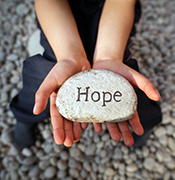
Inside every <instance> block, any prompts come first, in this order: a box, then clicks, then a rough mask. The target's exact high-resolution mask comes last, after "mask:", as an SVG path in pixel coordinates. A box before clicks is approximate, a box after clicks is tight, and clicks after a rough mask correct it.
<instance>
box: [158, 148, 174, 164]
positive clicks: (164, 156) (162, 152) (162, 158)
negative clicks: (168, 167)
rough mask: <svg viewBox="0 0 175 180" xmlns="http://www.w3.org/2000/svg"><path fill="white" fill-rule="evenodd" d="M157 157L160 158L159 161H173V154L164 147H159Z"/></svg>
mask: <svg viewBox="0 0 175 180" xmlns="http://www.w3.org/2000/svg"><path fill="white" fill-rule="evenodd" d="M156 157H157V159H158V160H159V162H169V161H171V156H170V155H169V154H168V153H167V152H166V151H165V150H163V149H159V150H158V151H157V152H156Z"/></svg>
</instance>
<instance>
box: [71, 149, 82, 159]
mask: <svg viewBox="0 0 175 180" xmlns="http://www.w3.org/2000/svg"><path fill="white" fill-rule="evenodd" d="M69 153H70V156H72V157H80V156H81V151H80V150H79V149H78V148H74V147H72V148H70V150H69Z"/></svg>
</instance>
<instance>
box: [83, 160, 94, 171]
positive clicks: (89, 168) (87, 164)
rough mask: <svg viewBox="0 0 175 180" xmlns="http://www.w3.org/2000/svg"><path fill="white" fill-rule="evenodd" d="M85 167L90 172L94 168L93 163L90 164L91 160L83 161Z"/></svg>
mask: <svg viewBox="0 0 175 180" xmlns="http://www.w3.org/2000/svg"><path fill="white" fill-rule="evenodd" d="M83 167H84V169H85V170H86V171H88V172H90V171H91V170H92V168H91V165H90V164H89V162H86V161H85V162H83Z"/></svg>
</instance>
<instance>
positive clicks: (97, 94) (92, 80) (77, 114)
mask: <svg viewBox="0 0 175 180" xmlns="http://www.w3.org/2000/svg"><path fill="white" fill-rule="evenodd" d="M56 105H57V108H58V111H59V112H60V114H61V115H62V116H63V117H65V118H66V119H69V120H71V121H77V122H98V123H102V122H110V121H113V122H119V121H125V120H128V119H130V118H131V117H132V116H133V115H134V113H135V111H136V109H137V96H136V94H135V91H134V89H133V87H132V86H131V85H130V83H129V82H128V81H127V80H126V79H125V78H123V77H122V76H120V75H118V74H115V73H113V72H111V71H106V70H99V69H91V70H86V71H82V72H80V73H77V74H75V75H74V76H72V77H70V78H69V79H67V80H66V81H65V82H64V84H63V85H62V86H61V88H60V89H59V91H58V93H57V99H56Z"/></svg>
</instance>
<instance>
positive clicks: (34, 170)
mask: <svg viewBox="0 0 175 180" xmlns="http://www.w3.org/2000/svg"><path fill="white" fill-rule="evenodd" d="M39 173H40V170H39V168H38V166H37V165H35V166H34V167H32V168H31V169H30V171H29V174H28V175H29V177H34V176H38V174H39Z"/></svg>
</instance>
